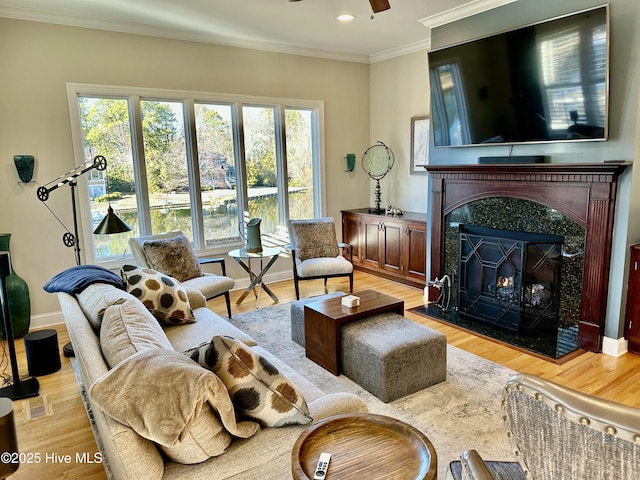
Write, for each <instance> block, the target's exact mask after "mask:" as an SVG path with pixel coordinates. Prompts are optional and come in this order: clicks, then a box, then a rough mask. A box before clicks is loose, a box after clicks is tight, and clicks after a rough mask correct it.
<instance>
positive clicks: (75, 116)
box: [66, 83, 326, 268]
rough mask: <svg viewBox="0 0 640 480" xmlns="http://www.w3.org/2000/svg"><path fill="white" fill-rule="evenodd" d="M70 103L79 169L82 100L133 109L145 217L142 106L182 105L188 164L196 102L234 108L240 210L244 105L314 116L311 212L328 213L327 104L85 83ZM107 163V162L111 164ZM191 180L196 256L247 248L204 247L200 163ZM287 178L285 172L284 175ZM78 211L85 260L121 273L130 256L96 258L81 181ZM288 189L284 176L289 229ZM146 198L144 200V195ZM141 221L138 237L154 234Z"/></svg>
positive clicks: (279, 138)
mask: <svg viewBox="0 0 640 480" xmlns="http://www.w3.org/2000/svg"><path fill="white" fill-rule="evenodd" d="M66 87H67V102H68V107H69V117H70V123H71V138H72V142H73V155H74V162H75V165H76V166H79V165H82V164H84V163H85V161H86V159H85V151H84V146H83V136H82V130H81V125H80V110H79V108H78V98H79V97H84V96H87V97H91V96H94V97H104V98H109V97H113V98H122V99H126V100H127V101H128V104H129V109H130V111H129V116H130V122H131V124H132V126H133V127H132V128H133V131H132V132H131V148H132V152H133V158H134V165H133V168H134V170H135V176H136V196H137V201H138V207H139V209H140V210H141V211H149V203H148V199H147V195H146V191H147V184H146V175H141V174H140V173H141V171H140V169H141V168H144V144H143V136H142V124H141V122H140V120H141V115H140V100H141V99H144V100H150V99H153V100H158V101H174V102H175V101H181V102H183V104H184V112H185V136H186V148H187V155H188V158H194V156H193V152H194V146H195V124H192V122H194V120H193V119H194V118H195V117H194V115H193V110H194V104H195V103H196V102H209V103H225V104H229V105H231V106H232V112H233V117H234V122H233V141H234V150H235V152H236V159H235V161H236V165H237V166H236V175H237V177H238V180H240V181H241V183H242V186H241V187H240V188H239V191H238V206H239V210H240V206H242V208H243V209H244V208H246V205H247V200H248V199H247V185H246V176H245V164H244V148H243V143H244V139H243V131H242V106H243V105H261V106H268V107H274V108H275V112H276V115H278V116H281V117H282V118H284V111H285V109H288V108H291V109H307V110H311V111H312V112H313V114H312V126H311V128H312V135H313V140H312V142H313V191H314V195H313V203H314V205H313V207H314V212H315V216H316V217H320V216H322V215H323V212H324V211H325V207H326V191H325V185H326V162H325V147H324V141H325V132H324V102H323V101H321V100H302V99H291V98H279V97H258V96H251V95H229V94H222V93H213V92H199V91H189V90H166V89H154V88H141V87H126V86H112V85H96V84H85V83H67V85H66ZM281 125H282V128H281V130H280V131H279V132H277V134H276V142H277V144H278V149H279V150H280V151H281V155H277V162H278V168H282V167H283V165H284V166H285V167H286V149H285V148H284V146H285V145H284V142H285V132H284V122H281ZM107 161H108V159H107ZM188 165H189V169H190V170H191V172H190V174H192V175H193V177H192V178H193V179H195V183H194V184H192V187H193V188H192V189H191V191H192V193H191V206H192V209H191V210H192V217H193V218H192V221H193V224H194V243H195V244H196V245H197V246H198V247H197V248H196V254H197V255H204V254H206V255H220V254H223V253H226V252H228V251H229V250H231V249H233V248H237V247H239V246H241V245H243V243H242V242H240V241H236V242H230V243H219V244H216V245H212V246H206V245H205V242H204V230H203V228H202V218H201V213H199V212H201V210H202V209H201V208H200V207H201V206H202V205H201V203H202V200H201V196H200V187H199V186H200V181H199V175H198V162H197V161H195V162H192V161H188ZM283 172H285V173H286V169H285V170H283ZM78 180H79V181H78V200H79V201H78V205H79V212H78V215H79V218H80V224H81V229H80V237H81V243H82V245H83V246H84V248H83V250H84V256H85V261H86V262H87V263H99V264H101V265H103V266H105V267H107V268H109V267H110V266H113V267H117V266H119V265H121V264H122V263H123V260H124V259H127V258H131V254H130V253H129V252H122V254H119V255H116V256H112V257H109V258H107V259H102V260H100V261H96V259H95V255H94V250H95V248H94V244H93V231H92V222H91V206H90V203H89V193H88V186H87V181H86V180H85V179H83V178H79V179H78ZM286 187H287V184H286V175H282V180H279V183H278V189H279V190H280V189H282V188H284V190H283V192H284V193H283V195H279V196H278V207H279V211H280V212H281V213H280V218H279V222H282V225H286V220H287V218H286V217H287V216H288V202H287V201H286V200H287V198H288V197H287V193H288V192H287V188H286ZM143 193H144V194H143ZM139 220H140V228H141V232H140V235H147V234H149V233H150V232H151V223H150V216H149V215H144V214H143V215H141V216H140V217H139Z"/></svg>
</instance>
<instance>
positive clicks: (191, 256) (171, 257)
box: [129, 230, 236, 318]
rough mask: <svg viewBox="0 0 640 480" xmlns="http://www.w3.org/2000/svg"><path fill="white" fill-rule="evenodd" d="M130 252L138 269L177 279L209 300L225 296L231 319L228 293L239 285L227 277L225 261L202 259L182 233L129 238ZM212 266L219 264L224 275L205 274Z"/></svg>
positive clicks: (222, 259) (175, 232)
mask: <svg viewBox="0 0 640 480" xmlns="http://www.w3.org/2000/svg"><path fill="white" fill-rule="evenodd" d="M129 248H130V249H131V253H132V255H133V258H134V260H135V262H136V264H137V265H138V266H141V267H146V268H151V269H154V270H157V271H159V272H162V273H164V274H165V275H169V276H171V277H174V278H176V279H177V280H178V281H179V282H180V283H181V284H182V285H184V286H185V287H192V288H196V289H198V290H200V291H201V292H202V294H203V295H204V296H205V297H206V299H207V300H210V299H212V298H216V297H219V296H220V295H224V299H225V302H226V304H227V314H228V315H229V318H231V299H230V298H229V290H231V289H232V288H233V287H234V286H235V283H236V282H235V280H234V279H233V278H230V277H227V276H226V275H227V270H226V266H225V263H224V258H218V257H216V258H203V259H199V258H198V257H196V255H195V252H194V251H193V248H192V247H191V245H190V243H189V240H188V239H187V238H186V237H185V236H184V235H183V234H182V232H181V231H179V230H174V231H172V232H166V233H159V234H156V235H148V236H146V237H133V238H130V239H129ZM209 263H217V264H219V265H220V268H221V270H222V275H216V274H213V273H206V272H203V271H202V269H201V265H204V264H209Z"/></svg>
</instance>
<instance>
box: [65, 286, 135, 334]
mask: <svg viewBox="0 0 640 480" xmlns="http://www.w3.org/2000/svg"><path fill="white" fill-rule="evenodd" d="M120 282H122V279H121V280H120ZM76 299H77V300H78V303H79V304H80V308H82V311H83V312H84V314H85V316H86V317H87V320H89V323H90V324H91V326H92V327H93V329H94V330H95V331H96V332H99V331H100V325H101V324H102V318H103V316H104V312H105V310H106V309H107V307H110V306H111V305H114V304H116V303H122V302H124V301H125V300H136V297H134V296H133V295H131V294H130V293H127V292H125V291H124V290H121V289H119V288H115V287H114V286H113V285H107V284H106V283H94V284H92V285H89V286H88V287H87V288H85V289H84V290H82V292H80V293H78V294H77V295H76Z"/></svg>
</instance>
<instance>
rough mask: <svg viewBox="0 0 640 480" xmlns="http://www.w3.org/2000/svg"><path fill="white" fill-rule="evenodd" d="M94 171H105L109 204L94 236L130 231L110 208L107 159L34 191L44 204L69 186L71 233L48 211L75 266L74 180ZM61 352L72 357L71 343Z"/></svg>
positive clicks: (98, 159) (77, 248) (96, 160)
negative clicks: (59, 226)
mask: <svg viewBox="0 0 640 480" xmlns="http://www.w3.org/2000/svg"><path fill="white" fill-rule="evenodd" d="M94 169H96V170H98V171H103V170H104V171H105V175H106V191H107V201H108V203H109V208H108V210H107V215H106V216H105V217H104V218H103V219H102V221H101V222H100V225H98V227H97V228H96V229H95V230H94V231H93V233H94V234H96V235H111V234H113V233H123V232H129V231H131V230H132V228H131V227H130V226H129V225H127V224H126V223H125V222H124V221H123V220H122V219H121V218H120V217H118V216H117V215H116V214H115V213H114V211H113V208H111V198H110V196H109V177H108V175H107V173H106V170H107V159H106V158H105V157H103V156H102V155H96V156H95V157H94V158H93V160H92V161H90V162H86V163H84V164H83V165H80V166H79V167H76V168H74V169H73V170H71V171H69V172H67V173H65V174H63V175H60V176H59V177H58V178H56V179H54V180H52V181H50V182H49V183H47V184H46V185H44V186H42V187H38V190H37V191H36V193H37V195H38V199H39V200H41V201H42V202H46V201H47V200H48V199H49V194H50V193H51V192H52V191H54V190H56V189H57V188H60V187H62V186H64V185H69V187H71V209H72V212H73V233H71V232H70V231H69V230H68V229H67V227H65V226H64V224H62V222H61V221H60V219H59V218H58V217H57V216H56V215H55V214H54V213H53V212H52V211H51V209H49V210H50V211H51V213H52V214H53V216H54V217H56V218H57V219H58V221H59V222H60V224H62V226H63V227H64V229H65V230H66V232H65V234H64V235H63V236H62V242H63V243H64V244H65V245H66V246H67V247H73V250H74V252H75V256H76V265H80V264H81V261H80V237H79V235H78V212H77V208H76V192H75V188H76V186H77V185H78V183H77V182H76V178H78V177H79V176H80V175H84V174H85V173H87V172H89V171H91V170H94ZM47 208H48V207H47ZM63 352H64V354H65V356H67V357H72V356H73V347H72V345H71V342H69V343H67V344H66V345H65V346H64V347H63Z"/></svg>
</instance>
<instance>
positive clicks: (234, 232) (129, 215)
mask: <svg viewBox="0 0 640 480" xmlns="http://www.w3.org/2000/svg"><path fill="white" fill-rule="evenodd" d="M78 114H79V118H78V120H79V124H80V125H81V129H82V141H83V149H84V152H85V161H90V160H91V159H92V158H93V157H94V156H95V155H103V156H105V157H106V158H107V163H108V167H107V170H106V171H105V172H97V171H96V172H95V175H92V176H91V177H90V178H88V179H87V180H88V182H89V183H88V190H87V191H88V197H89V198H88V200H89V205H90V212H91V218H92V224H93V225H92V230H93V229H94V228H95V227H96V226H97V225H98V224H99V222H100V221H101V219H102V218H103V217H104V215H105V214H106V212H107V207H108V205H109V203H110V205H111V207H112V208H113V209H114V211H115V212H116V214H117V215H118V216H119V217H120V218H122V220H124V221H125V222H126V223H127V224H129V225H130V226H131V227H132V231H131V232H128V233H123V234H117V235H93V236H92V239H93V256H94V261H100V260H107V259H109V258H119V257H122V256H123V255H124V254H126V252H127V250H128V239H129V238H130V237H138V236H143V235H149V234H152V233H153V234H156V233H163V232H168V231H171V230H181V231H182V232H183V233H184V234H185V235H186V236H187V237H188V238H189V239H190V240H191V241H192V242H193V243H194V245H195V246H196V248H198V249H206V248H208V247H212V246H219V245H223V244H231V243H233V242H237V241H239V240H240V239H241V230H242V229H243V228H244V226H243V220H244V219H246V218H247V217H249V218H253V217H260V218H262V223H261V231H262V233H263V234H264V233H267V234H269V233H278V232H279V231H280V230H281V229H282V227H283V226H284V225H286V221H287V219H288V218H313V217H314V216H315V205H316V204H319V202H318V199H317V198H316V196H317V195H318V194H319V192H318V191H317V189H316V188H315V180H314V171H316V169H317V166H316V163H317V162H318V161H319V160H318V159H319V155H318V153H317V152H318V150H319V149H318V146H317V145H316V144H315V143H314V142H317V140H315V139H317V138H318V135H317V132H316V131H315V129H317V127H318V118H317V110H316V109H315V108H313V107H306V106H302V107H285V106H284V105H278V104H275V105H267V104H265V105H259V106H256V105H242V104H241V103H238V102H228V101H226V102H217V101H212V100H201V101H194V100H190V99H182V98H177V99H172V98H163V97H161V98H154V97H149V98H143V97H139V96H128V95H122V96H121V97H116V96H114V95H110V96H101V95H97V96H89V95H78ZM239 117H240V118H242V121H243V124H242V125H243V126H242V128H240V123H239V121H238V118H239ZM241 134H243V135H244V137H243V139H242V140H243V141H238V140H239V135H241ZM137 152H140V153H137ZM107 182H108V184H107ZM107 193H108V196H107ZM107 200H109V201H107ZM87 248H90V247H89V245H87Z"/></svg>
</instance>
